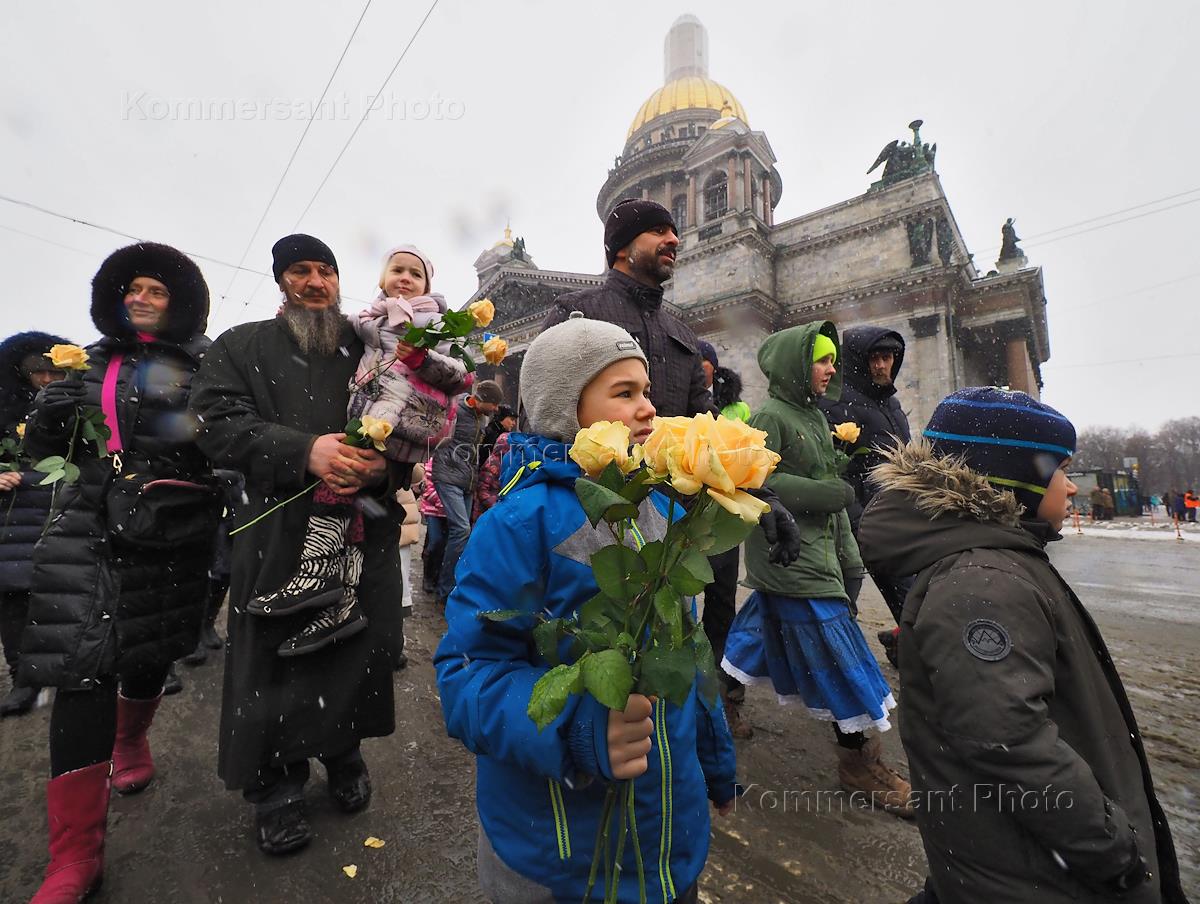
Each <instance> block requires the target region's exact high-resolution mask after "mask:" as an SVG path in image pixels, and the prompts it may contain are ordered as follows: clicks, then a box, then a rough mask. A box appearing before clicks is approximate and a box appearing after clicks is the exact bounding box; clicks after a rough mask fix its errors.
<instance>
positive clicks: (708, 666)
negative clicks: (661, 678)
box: [691, 625, 721, 706]
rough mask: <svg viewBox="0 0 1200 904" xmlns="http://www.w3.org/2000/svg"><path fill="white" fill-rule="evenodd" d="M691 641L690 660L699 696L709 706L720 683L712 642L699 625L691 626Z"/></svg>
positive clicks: (712, 702)
mask: <svg viewBox="0 0 1200 904" xmlns="http://www.w3.org/2000/svg"><path fill="white" fill-rule="evenodd" d="M691 641H692V661H693V662H694V663H695V667H696V673H697V676H698V685H699V691H700V696H702V697H703V698H704V699H705V700H707V701H708V704H709V705H710V706H714V705H716V702H717V694H718V693H719V691H720V689H721V685H720V682H719V681H718V680H717V663H716V661H715V660H714V659H713V649H712V644H710V643H709V642H708V635H707V634H705V633H704V628H703V627H701V626H700V625H695V626H694V627H693V628H692V634H691Z"/></svg>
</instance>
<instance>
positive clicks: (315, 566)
mask: <svg viewBox="0 0 1200 904" xmlns="http://www.w3.org/2000/svg"><path fill="white" fill-rule="evenodd" d="M349 524H350V516H349V515H311V516H309V519H308V530H307V531H305V534H304V547H303V548H302V549H301V550H300V565H299V567H298V568H297V569H296V573H295V574H294V575H292V577H291V579H290V580H289V581H288V582H287V583H286V584H284V585H283V586H282V587H280V588H279V589H278V590H272V591H271V592H270V593H263V594H261V595H259V596H256V597H254V599H252V600H250V602H248V603H247V604H246V611H247V612H249V613H250V614H252V615H265V616H268V617H271V618H277V617H279V616H283V615H291V614H292V613H293V612H300V611H301V610H303V609H315V608H317V607H318V606H328V605H329V604H330V603H332V602H334V601H335V600H336V599H338V597H340V596H341V595H342V567H343V566H342V559H343V558H344V553H345V550H346V528H347V527H348V526H349Z"/></svg>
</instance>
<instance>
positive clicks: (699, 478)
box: [645, 413, 779, 499]
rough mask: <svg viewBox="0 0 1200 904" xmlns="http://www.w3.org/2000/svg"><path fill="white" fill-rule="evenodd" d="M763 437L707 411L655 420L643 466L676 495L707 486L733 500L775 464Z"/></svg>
mask: <svg viewBox="0 0 1200 904" xmlns="http://www.w3.org/2000/svg"><path fill="white" fill-rule="evenodd" d="M766 438H767V435H766V433H764V432H763V431H761V430H755V429H754V428H753V427H750V426H748V425H746V424H745V423H743V422H742V421H734V420H730V419H728V418H714V417H713V416H712V415H711V414H707V413H705V414H698V415H696V416H695V417H692V418H687V417H670V418H655V420H654V430H653V431H652V432H651V434H650V437H649V438H648V439H647V440H646V447H645V457H646V465H647V467H649V468H650V470H651V472H652V473H653V474H654V475H655V476H656V477H669V478H670V481H671V486H673V487H674V488H675V489H676V490H677V491H678V492H680V493H684V494H686V495H693V494H695V493H698V492H700V490H701V488H702V487H705V486H707V487H711V488H712V489H714V490H716V491H717V492H718V493H721V494H724V495H725V496H726V497H727V498H729V499H732V498H734V496H735V491H736V490H738V489H757V488H759V487H761V486H762V485H763V482H764V481H765V480H766V479H767V477H768V476H769V475H770V473H771V472H772V471H773V470H775V466H776V465H777V464H778V463H779V456H778V455H777V454H775V453H774V452H772V451H771V450H770V449H768V448H767V447H766Z"/></svg>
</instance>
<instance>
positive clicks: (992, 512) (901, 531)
mask: <svg viewBox="0 0 1200 904" xmlns="http://www.w3.org/2000/svg"><path fill="white" fill-rule="evenodd" d="M881 454H882V456H883V458H884V461H883V463H882V464H880V465H878V466H876V467H875V468H874V469H873V470H872V472H871V477H872V479H873V480H874V481H875V482H876V483H877V484H878V486H879V488H880V489H879V493H878V494H877V495H876V496H875V498H874V499H873V500H872V502H871V504H870V505H868V506H867V509H866V511H865V512H864V513H863V517H862V521H861V522H860V525H859V536H858V541H859V547H860V549H861V551H862V555H863V560H864V561H865V562H866V564H867V567H868V568H870V569H871V570H873V571H874V570H878V571H880V572H881V573H884V574H899V575H907V574H916V573H918V572H920V571H921V570H923V569H924V568H926V567H928V566H929V565H932V564H933V563H934V562H936V561H938V560H939V559H942V558H944V557H945V556H947V555H951V554H953V553H955V552H961V551H963V550H966V549H976V548H997V549H1023V550H1030V551H1039V552H1040V551H1041V550H1042V547H1043V546H1044V544H1045V543H1046V542H1047V541H1048V540H1051V539H1056V538H1057V535H1056V534H1054V533H1053V532H1052V531H1051V530H1050V529H1049V525H1047V524H1045V523H1044V522H1040V521H1030V520H1022V517H1021V516H1022V514H1023V513H1024V508H1023V507H1022V506H1021V505H1020V503H1018V502H1017V499H1016V497H1015V496H1013V494H1012V493H1011V492H1009V491H1008V490H1002V489H999V488H997V487H995V486H993V485H992V484H990V483H988V481H987V479H986V478H985V477H984V476H983V475H981V474H978V473H976V472H975V471H972V470H971V469H970V468H969V467H967V465H966V463H965V462H964V461H963V460H962V458H960V457H957V456H944V455H938V454H937V453H936V452H935V451H934V450H933V448H932V447H931V446H930V444H929V442H928V441H927V440H924V439H917V440H913V441H912V442H910V443H907V444H905V445H902V446H899V447H898V448H896V449H888V450H882V451H881ZM1043 555H1044V553H1043Z"/></svg>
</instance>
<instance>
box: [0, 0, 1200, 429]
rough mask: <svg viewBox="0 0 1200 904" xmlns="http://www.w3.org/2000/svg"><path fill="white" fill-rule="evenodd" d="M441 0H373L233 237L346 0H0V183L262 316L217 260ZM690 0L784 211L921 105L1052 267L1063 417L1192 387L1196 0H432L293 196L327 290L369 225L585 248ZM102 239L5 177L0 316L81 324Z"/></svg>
mask: <svg viewBox="0 0 1200 904" xmlns="http://www.w3.org/2000/svg"><path fill="white" fill-rule="evenodd" d="M430 2H431V0H423V2H419V3H412V2H389V3H383V2H374V3H372V4H371V5H370V7H369V9H368V10H367V12H366V15H365V17H364V18H363V21H362V25H361V27H360V28H359V30H358V33H357V35H356V36H355V38H354V40H353V42H352V43H351V44H350V47H349V50H348V52H347V53H346V56H345V59H344V60H343V62H342V64H341V67H340V69H339V71H338V73H337V75H336V77H335V78H334V80H333V81H332V83H331V84H330V86H329V92H328V95H327V101H326V106H325V108H324V110H323V113H324V115H323V116H322V118H320V119H317V120H314V121H312V122H311V127H310V129H309V131H308V134H307V136H306V137H305V140H304V142H303V144H302V146H301V147H300V150H299V153H298V154H297V156H296V159H295V161H294V163H293V164H292V165H291V167H290V169H289V171H288V174H287V177H286V179H285V181H284V183H283V187H282V190H281V191H280V193H279V196H278V197H277V198H276V200H275V202H274V204H273V205H271V207H270V209H269V211H268V212H267V216H266V220H265V223H264V224H263V227H262V229H261V230H259V232H258V234H257V237H255V238H254V239H253V242H251V236H252V233H253V232H254V229H255V225H256V224H257V223H258V220H259V218H260V217H261V216H262V215H263V212H264V210H266V209H267V202H268V199H269V198H270V196H271V192H272V191H273V189H274V188H275V185H276V183H277V181H278V180H279V178H280V176H281V175H282V174H283V172H284V168H285V165H286V164H287V162H288V158H289V157H290V156H291V154H292V152H293V149H294V148H295V147H296V143H297V141H298V140H299V139H300V135H301V133H302V131H303V130H304V128H305V126H306V125H308V124H309V121H308V120H307V119H306V118H305V117H306V116H308V115H309V113H310V111H311V110H312V109H313V107H314V106H315V103H316V100H317V99H318V98H319V97H320V95H321V92H322V90H323V89H324V87H325V85H326V83H327V82H328V81H329V77H330V74H331V73H332V72H333V70H334V66H335V64H336V63H337V61H338V57H339V55H340V54H341V53H342V50H343V48H344V47H345V45H346V41H347V39H348V38H349V36H350V34H351V32H352V31H353V29H354V26H355V22H356V21H357V20H358V18H359V15H360V13H362V10H363V6H364V5H365V0H362V2H348V3H341V4H336V5H335V4H331V3H328V2H316V0H290V2H287V3H282V2H271V3H255V4H249V3H245V2H244V0H238V2H231V0H218V2H210V3H208V4H204V5H202V6H197V5H194V4H189V5H186V6H176V5H173V4H163V3H149V2H144V3H143V2H136V3H135V2H121V0H113V2H109V3H104V4H99V3H94V2H87V3H85V2H57V3H42V4H34V3H12V4H8V5H7V7H6V13H5V18H6V23H5V28H4V29H3V32H2V33H0V81H2V84H3V85H4V86H5V90H4V92H3V94H2V95H0V155H2V156H0V195H4V196H6V197H9V198H14V199H18V200H21V201H26V202H30V203H33V204H35V205H38V206H41V207H44V208H47V209H49V210H52V211H56V212H58V213H62V214H66V215H68V216H70V217H75V218H78V219H83V220H88V221H91V222H93V223H97V224H100V225H103V226H106V227H111V228H113V229H116V230H119V231H121V232H126V233H129V234H131V235H135V236H137V237H139V238H144V239H150V240H155V241H161V242H166V243H168V244H171V245H175V246H176V247H179V248H181V249H184V250H186V251H189V252H192V253H194V254H196V255H204V256H206V257H208V258H212V259H215V260H217V261H223V262H225V263H224V264H222V263H215V262H213V261H211V260H200V261H199V263H200V265H201V267H202V268H203V270H204V273H205V276H206V277H207V279H208V283H209V287H210V289H211V292H212V297H213V314H212V317H211V319H210V335H213V336H215V335H217V333H219V332H220V331H221V330H223V329H225V328H227V327H229V326H231V325H233V324H235V323H239V322H241V321H244V320H257V319H264V318H266V317H269V316H271V315H272V313H273V312H274V310H275V307H276V305H277V301H278V293H277V290H276V289H275V287H274V286H273V285H272V283H271V281H270V279H269V277H268V278H267V279H266V280H263V279H262V278H261V277H260V275H259V274H258V273H255V272H244V271H243V272H238V271H235V270H234V269H233V268H232V267H231V266H229V265H230V264H235V263H237V262H238V261H239V260H240V259H241V257H242V254H243V251H245V250H246V248H247V244H248V243H249V251H248V254H247V256H246V259H245V263H244V266H245V267H246V268H248V269H249V270H251V271H269V269H270V247H271V245H272V243H273V242H274V241H275V239H277V238H279V237H280V236H281V235H285V234H287V233H288V232H291V231H293V229H294V228H295V227H296V226H297V220H298V218H300V217H301V214H302V212H303V211H304V210H305V208H306V207H309V204H310V202H311V201H312V199H313V196H314V193H315V192H316V191H317V187H318V185H319V184H320V182H321V180H322V179H323V178H324V177H325V175H326V174H327V173H328V172H329V170H330V167H331V165H332V164H333V162H334V159H335V157H336V156H337V155H338V153H339V151H341V149H342V147H343V146H344V145H345V143H346V140H347V139H348V138H349V137H350V135H351V133H352V132H353V131H354V129H355V127H356V126H357V125H358V123H359V120H360V118H361V117H362V115H363V112H364V110H365V109H366V108H367V105H368V103H369V99H370V98H371V97H372V96H374V95H376V94H377V93H378V91H379V87H380V85H381V83H382V82H383V80H384V78H385V77H386V76H387V74H388V72H389V71H390V70H391V69H392V67H393V66H394V65H395V64H396V61H397V58H398V56H399V55H400V52H401V51H402V50H403V49H404V46H405V45H406V44H407V43H408V41H409V39H410V38H411V37H412V34H413V32H414V30H415V29H416V27H417V25H418V23H419V22H420V21H421V19H422V17H423V16H425V14H426V12H427V11H428V9H429V3H430ZM685 12H690V13H694V14H695V15H697V16H698V17H699V18H700V20H701V21H702V22H703V23H704V25H705V26H706V27H707V29H708V32H709V50H710V60H711V72H710V75H711V77H712V78H714V79H716V80H717V81H719V82H721V83H722V84H724V85H725V86H726V87H728V88H729V89H730V90H731V91H732V92H733V93H734V94H735V95H736V96H737V98H738V99H739V100H740V101H741V102H742V104H743V106H744V107H745V109H746V111H747V116H748V117H749V120H750V125H751V127H752V128H754V129H760V130H763V131H764V132H766V134H767V136H768V139H769V140H770V142H771V145H772V147H773V149H774V151H775V154H776V156H777V157H778V158H779V164H778V166H779V171H780V173H781V174H782V176H783V196H782V198H781V201H780V204H779V206H778V208H777V209H776V220H777V221H782V220H785V219H789V218H791V217H796V216H800V215H802V214H804V213H807V212H809V211H812V210H815V209H817V208H820V207H823V206H826V205H828V204H832V203H835V202H838V201H842V200H845V199H847V198H850V197H853V196H855V195H858V194H861V193H862V192H863V191H865V190H866V188H867V187H868V185H869V184H870V182H871V179H872V178H874V177H872V176H867V175H865V170H866V168H867V167H868V166H869V165H870V164H871V162H872V161H873V160H874V159H875V156H876V154H877V153H878V152H879V150H880V148H882V147H883V146H884V145H885V144H886V143H887V142H888V141H890V140H892V139H893V138H903V137H906V135H907V133H906V130H905V125H906V124H907V123H908V122H909V120H911V119H914V118H921V119H924V120H925V126H924V128H923V129H922V137H923V138H924V140H926V141H929V142H937V145H938V155H937V168H938V171H939V173H940V176H941V179H942V184H943V186H944V187H945V190H946V193H947V195H948V197H949V199H950V204H951V207H952V209H953V211H954V214H955V217H956V218H957V220H958V223H959V225H960V227H961V228H962V231H963V234H964V236H965V238H966V240H967V243H968V246H969V248H970V250H971V251H972V252H973V253H974V254H975V259H976V261H977V263H978V264H980V269H981V270H983V271H986V270H987V269H989V268H990V266H991V264H990V262H991V261H993V260H994V259H995V257H996V253H997V251H998V246H999V244H1000V226H1001V224H1002V223H1003V222H1004V219H1005V218H1006V217H1009V216H1011V217H1015V218H1016V226H1017V231H1018V233H1019V235H1020V236H1021V238H1022V239H1023V240H1024V242H1023V247H1024V248H1025V251H1026V253H1027V254H1028V256H1029V259H1030V262H1031V263H1032V264H1036V265H1040V266H1042V267H1043V268H1044V276H1045V284H1046V297H1047V299H1048V300H1049V309H1048V310H1049V320H1050V341H1051V346H1052V357H1051V360H1050V362H1049V363H1047V364H1046V365H1045V366H1044V367H1043V375H1044V378H1045V384H1046V385H1045V390H1044V398H1045V400H1046V401H1048V402H1049V403H1050V404H1053V405H1055V406H1057V407H1059V408H1061V410H1062V411H1064V412H1065V413H1066V414H1067V415H1068V416H1070V417H1071V418H1072V419H1073V420H1074V421H1075V422H1076V423H1077V424H1078V425H1080V426H1086V425H1096V424H1114V425H1121V426H1126V425H1131V424H1139V425H1141V426H1144V427H1147V428H1154V427H1157V426H1158V425H1159V424H1160V423H1161V422H1162V421H1164V420H1166V419H1168V418H1173V417H1181V416H1188V415H1196V414H1198V413H1200V400H1198V395H1200V393H1198V392H1197V379H1196V375H1197V373H1200V314H1198V313H1197V311H1198V310H1200V305H1198V303H1197V302H1198V301H1200V254H1198V253H1197V243H1198V242H1200V228H1198V227H1200V172H1198V171H1197V166H1196V163H1195V161H1196V157H1197V155H1196V153H1195V149H1196V148H1197V147H1200V117H1197V115H1196V112H1195V111H1196V108H1197V107H1196V105H1197V100H1196V97H1197V89H1200V75H1198V69H1200V56H1198V55H1197V54H1196V51H1195V46H1194V41H1195V37H1196V35H1197V34H1200V4H1195V3H1193V2H1190V0H1179V2H1158V3H1154V4H1144V3H1143V4H1135V3H1114V2H1103V3H1085V2H1059V3H1052V4H1051V3H1045V2H1044V0H1043V2H1016V0H1012V2H1007V3H1004V2H990V3H962V2H923V3H904V2H901V3H896V2H887V3H884V2H869V3H868V2H860V3H843V2H827V3H812V2H805V3H795V2H788V3H755V2H748V3H739V4H730V3H728V2H708V0H698V2H688V3H686V4H680V5H674V6H673V5H671V4H663V3H641V4H637V3H622V2H609V3H604V4H594V5H593V4H588V5H586V6H585V5H584V4H577V3H551V2H543V0H524V2H523V0H507V2H504V3H488V4H483V3H468V2H466V0H440V2H439V3H438V4H437V6H436V7H435V8H434V10H433V13H432V15H430V17H429V19H428V21H427V23H426V24H425V26H424V29H423V30H422V32H421V33H420V35H419V36H418V37H417V38H416V41H415V43H414V44H413V45H412V48H411V49H410V50H409V52H408V54H407V56H406V57H405V58H404V60H403V61H402V62H401V63H400V65H399V67H398V68H397V69H396V71H395V74H394V76H393V77H392V78H391V80H390V81H389V82H388V83H387V86H386V88H384V90H383V104H382V107H381V109H378V110H376V111H375V112H373V113H371V114H370V115H369V116H368V118H367V120H366V122H365V123H364V124H363V125H362V127H361V129H360V130H359V131H358V133H357V135H356V137H355V138H354V140H353V142H352V143H351V144H350V145H349V148H348V150H347V151H346V153H345V155H344V157H343V158H342V159H341V161H340V163H338V165H337V166H336V167H335V168H334V169H333V171H332V175H331V176H330V178H329V180H328V182H327V183H326V185H325V187H324V189H323V190H322V191H321V192H320V194H319V195H317V197H316V201H315V203H312V205H311V208H310V209H309V210H308V213H307V214H306V215H305V216H304V217H303V219H302V220H300V222H299V224H298V226H299V229H300V230H301V231H305V232H311V233H313V234H315V235H317V236H320V237H321V238H323V239H325V240H326V241H327V242H328V243H329V244H330V245H331V246H332V247H333V249H334V251H335V253H336V254H337V256H338V261H339V264H340V270H341V282H342V292H343V295H344V296H347V297H348V298H349V299H367V298H369V297H371V295H372V294H373V292H374V285H375V280H376V279H377V278H378V272H379V257H380V255H381V254H382V252H383V251H384V250H386V248H387V247H388V246H390V245H392V244H398V243H400V242H415V243H416V244H418V245H420V246H421V247H422V248H424V249H426V250H427V252H428V253H429V255H430V256H431V258H432V259H433V261H434V265H435V267H436V269H437V275H436V277H435V279H434V289H435V290H439V291H441V292H443V293H444V294H445V295H446V296H447V297H448V298H449V300H450V301H451V304H453V305H457V304H459V303H461V302H462V301H463V300H464V299H465V298H466V297H467V296H468V295H469V294H470V293H471V292H472V291H474V289H475V287H476V280H475V273H474V269H473V268H472V262H473V261H474V259H475V258H476V256H477V255H478V254H479V253H480V252H481V251H482V250H483V249H484V248H486V247H489V246H490V245H492V244H493V243H494V242H495V241H496V240H497V239H499V238H500V236H501V232H502V230H503V227H504V225H505V222H506V221H507V220H511V223H512V227H513V231H514V233H515V234H517V235H522V236H524V237H525V239H526V243H527V246H528V250H529V253H530V254H531V256H532V257H533V258H534V260H535V261H536V262H537V264H538V265H539V266H540V267H543V268H545V269H555V270H579V271H585V272H593V273H595V272H599V271H600V270H601V269H602V267H603V259H602V255H601V234H602V227H601V224H600V221H599V219H598V218H597V216H596V194H597V191H598V190H599V188H600V186H601V184H602V183H603V182H604V179H605V178H606V173H607V168H608V166H610V165H611V163H612V160H613V157H614V156H615V155H616V154H618V153H620V152H621V149H622V146H623V144H624V140H625V133H626V131H627V129H628V128H629V125H630V122H631V121H632V119H633V116H634V114H635V113H636V112H637V109H638V107H639V106H640V104H641V103H642V101H643V100H645V98H646V97H647V96H648V95H649V94H650V93H651V92H652V91H654V90H655V89H656V88H658V87H659V86H660V85H661V84H662V80H663V60H662V51H663V39H664V37H665V35H666V32H667V30H668V28H669V27H670V25H671V23H672V22H673V21H674V20H675V18H676V17H677V16H679V15H680V14H682V13H685ZM200 110H205V111H208V112H209V114H210V118H208V119H201V118H199V112H198V111H200ZM218 115H220V116H224V119H223V120H220V121H218V120H217V119H215V118H211V117H215V116H218ZM876 175H878V174H876ZM1171 196H1176V197H1171ZM1168 198H1169V200H1162V201H1159V202H1158V203H1155V204H1148V203H1147V202H1152V201H1156V200H1158V199H1168ZM1143 205H1145V206H1143ZM1131 208H1133V209H1131ZM1165 208H1173V209H1165ZM1118 211H1125V212H1124V213H1119V214H1115V215H1113V216H1106V215H1109V214H1114V213H1115V212H1118ZM1159 211H1161V212H1159ZM1143 214H1145V215H1143ZM1129 217H1136V219H1130V220H1128V221H1127V222H1124V223H1116V224H1115V225H1107V224H1112V223H1114V221H1116V220H1121V219H1125V218H1129ZM1083 221H1086V222H1083ZM1081 222H1083V225H1081V226H1078V227H1076V228H1074V229H1063V228H1062V227H1067V226H1070V225H1071V224H1076V223H1081ZM1096 227H1101V228H1096ZM1055 230H1057V231H1055ZM1083 230H1090V231H1086V232H1084V231H1083ZM1047 233H1048V234H1047ZM1072 233H1080V234H1077V235H1075V234H1072ZM1043 234H1046V235H1044V236H1043V237H1042V238H1041V239H1038V238H1035V236H1039V235H1043ZM123 244H128V240H125V239H122V238H120V237H119V236H116V235H113V234H111V233H108V232H104V231H100V230H97V229H93V228H89V227H87V226H83V225H79V224H75V223H71V222H67V221H65V220H62V219H58V218H55V217H52V216H49V215H47V214H44V213H41V212H37V211H34V210H30V209H28V208H25V207H20V206H16V205H14V204H11V203H9V202H7V201H0V265H2V267H3V271H2V272H3V274H4V276H5V292H4V301H3V321H2V329H0V332H3V334H4V335H8V334H9V333H12V332H16V331H17V330H23V329H47V330H51V331H56V332H61V333H64V334H66V335H68V336H69V337H71V338H73V339H75V340H76V341H80V342H88V341H91V340H93V339H94V338H95V336H96V331H95V329H94V328H93V326H92V324H91V322H90V320H89V318H88V314H87V308H88V297H89V282H90V279H91V277H92V275H93V273H94V272H95V270H96V268H97V267H98V265H99V263H100V261H101V260H102V259H103V258H104V257H105V255H107V254H108V253H109V252H111V251H112V250H114V249H115V248H117V247H119V246H121V245H123ZM357 306H358V305H356V303H355V302H353V301H348V302H347V308H349V309H353V308H355V307H357Z"/></svg>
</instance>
